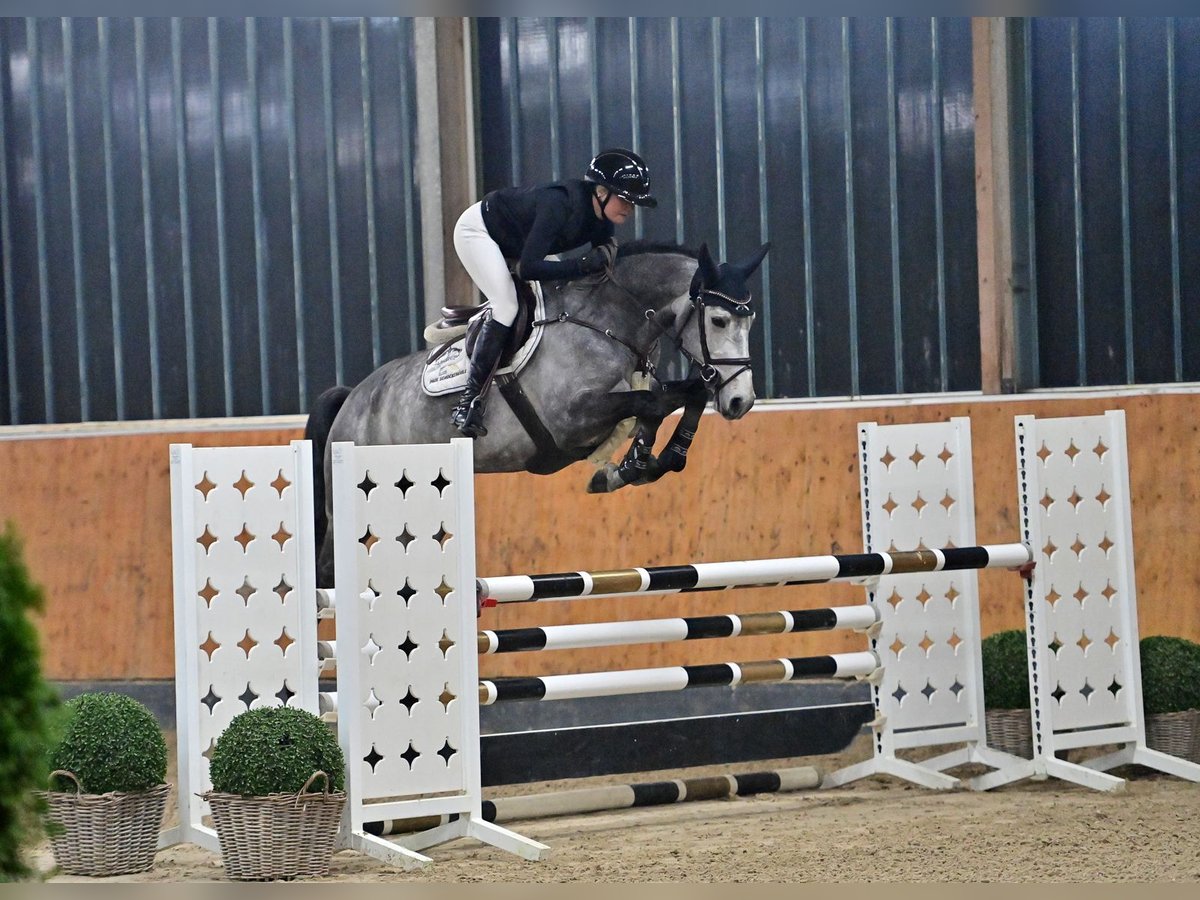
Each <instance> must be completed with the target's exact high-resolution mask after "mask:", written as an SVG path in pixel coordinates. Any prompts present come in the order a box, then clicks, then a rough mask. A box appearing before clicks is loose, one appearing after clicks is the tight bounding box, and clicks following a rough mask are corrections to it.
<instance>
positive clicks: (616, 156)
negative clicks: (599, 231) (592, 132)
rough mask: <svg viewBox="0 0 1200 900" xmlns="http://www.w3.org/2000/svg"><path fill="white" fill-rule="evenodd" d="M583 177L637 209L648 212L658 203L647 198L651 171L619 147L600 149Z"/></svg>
mask: <svg viewBox="0 0 1200 900" xmlns="http://www.w3.org/2000/svg"><path fill="white" fill-rule="evenodd" d="M583 177H584V178H586V179H587V180H588V181H590V182H592V183H594V184H602V185H604V186H605V187H606V188H608V189H609V190H610V191H611V192H612V193H614V194H616V195H617V196H618V197H620V198H622V199H623V200H628V201H629V202H630V203H633V204H636V205H637V206H646V207H649V208H650V209H653V208H654V207H656V206H658V201H657V200H656V199H654V198H653V197H652V196H650V170H649V169H648V168H646V163H645V162H643V161H642V158H641V157H640V156H638V155H637V154H636V153H634V152H633V151H632V150H622V149H621V148H619V147H616V148H613V149H611V150H601V151H600V152H599V153H597V154H596V157H595V159H593V160H592V161H591V162H590V163H588V167H587V172H586V173H584V176H583Z"/></svg>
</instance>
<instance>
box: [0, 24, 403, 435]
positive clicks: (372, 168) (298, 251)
mask: <svg viewBox="0 0 1200 900" xmlns="http://www.w3.org/2000/svg"><path fill="white" fill-rule="evenodd" d="M411 35H412V23H411V20H410V19H402V18H378V19H358V18H336V19H281V18H269V19H241V18H237V19H208V20H205V19H166V18H147V19H134V18H108V19H79V18H77V19H50V18H38V19H14V18H8V19H3V20H0V97H2V98H3V107H2V110H0V113H2V114H0V244H2V252H3V275H4V278H3V287H4V290H3V309H4V315H3V317H0V329H2V330H3V340H0V348H3V351H2V352H3V356H4V360H3V362H4V364H3V365H2V366H0V424H15V423H40V422H55V421H66V422H70V421H103V420H121V419H151V418H175V417H197V416H227V415H257V414H283V413H296V412H301V411H304V410H305V409H306V407H307V405H308V403H309V402H310V401H311V400H312V399H313V398H314V397H315V396H316V394H317V393H318V392H320V391H321V390H323V389H324V388H326V387H328V386H330V385H332V384H333V383H335V381H343V382H351V383H352V382H354V381H357V380H359V379H361V378H362V377H363V376H365V375H366V374H367V373H368V372H370V371H371V370H372V369H373V368H374V367H375V366H376V365H378V364H379V363H380V362H382V361H383V360H385V359H387V358H390V357H392V356H396V355H399V354H402V353H406V352H409V351H410V350H412V349H415V348H416V347H417V346H419V344H418V340H419V332H420V329H421V327H423V322H422V321H421V319H422V317H423V308H424V307H423V302H422V301H421V298H420V291H421V272H420V253H419V246H420V231H419V229H420V217H419V215H418V211H417V208H416V201H417V198H416V192H415V189H414V186H413V182H412V178H413V174H412V172H413V146H414V135H415V130H416V116H415V112H416V111H415V107H414V105H413V102H412V84H413V80H414V74H413V57H412V37H411Z"/></svg>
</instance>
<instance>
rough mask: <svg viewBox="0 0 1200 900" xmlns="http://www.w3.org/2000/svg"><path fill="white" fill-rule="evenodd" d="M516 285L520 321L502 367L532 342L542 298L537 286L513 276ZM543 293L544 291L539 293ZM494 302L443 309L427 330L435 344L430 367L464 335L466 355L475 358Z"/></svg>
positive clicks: (429, 337)
mask: <svg viewBox="0 0 1200 900" xmlns="http://www.w3.org/2000/svg"><path fill="white" fill-rule="evenodd" d="M513 285H514V286H515V287H516V289H517V318H516V319H515V320H513V328H512V332H511V334H510V335H509V341H508V346H506V347H505V348H504V353H503V354H502V355H501V357H500V367H501V368H503V367H504V366H506V365H508V363H510V362H511V361H512V356H513V354H514V353H515V352H516V351H517V350H518V349H519V348H520V347H521V345H522V344H524V343H525V342H526V341H527V340H529V337H530V335H531V334H532V332H533V321H534V315H535V310H536V308H537V304H538V296H537V294H536V293H535V292H534V287H533V285H531V284H530V283H528V282H526V281H522V280H521V279H519V278H517V276H516V275H514V276H513ZM538 293H540V289H539V290H538ZM490 311H491V302H490V301H488V300H485V301H484V302H483V303H480V304H479V305H478V306H443V307H442V309H441V313H442V317H441V318H440V319H439V320H438V321H436V322H434V323H433V324H432V325H428V326H426V328H425V340H426V341H427V342H428V343H430V344H435V345H437V346H435V347H434V348H433V350H432V351H430V354H429V356H428V358H427V359H426V360H425V364H426V365H429V364H431V363H433V362H435V361H436V360H437V358H438V357H439V356H441V355H442V354H443V353H444V352H445V351H446V348H447V347H449V346H450V344H451V343H453V342H454V341H455V340H457V339H458V338H460V337H462V336H463V335H464V334H465V335H466V336H467V344H466V348H465V349H466V352H467V355H468V356H470V355H471V351H472V350H474V349H475V337H476V335H477V334H478V332H479V327H480V326H481V325H482V324H483V320H484V314H485V313H490Z"/></svg>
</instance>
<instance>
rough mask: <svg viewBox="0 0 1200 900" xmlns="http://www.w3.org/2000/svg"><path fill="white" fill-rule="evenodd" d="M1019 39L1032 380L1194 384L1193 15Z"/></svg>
mask: <svg viewBox="0 0 1200 900" xmlns="http://www.w3.org/2000/svg"><path fill="white" fill-rule="evenodd" d="M1026 36H1027V38H1026V40H1027V49H1026V53H1027V57H1026V60H1027V63H1026V69H1027V74H1028V82H1027V86H1026V94H1027V96H1026V108H1025V120H1026V123H1027V129H1028V147H1027V155H1028V158H1029V160H1030V164H1029V172H1030V177H1029V179H1028V181H1027V184H1026V185H1025V193H1026V208H1027V210H1031V211H1032V212H1031V213H1030V214H1029V221H1028V224H1027V231H1028V234H1029V235H1030V249H1029V251H1028V252H1029V255H1030V256H1031V257H1032V258H1033V261H1034V277H1033V278H1032V279H1031V282H1030V283H1031V284H1032V287H1033V289H1034V292H1035V293H1034V300H1035V304H1036V311H1037V351H1036V362H1037V365H1038V369H1039V374H1037V375H1036V379H1037V383H1038V384H1040V385H1041V386H1044V387H1068V386H1075V385H1097V384H1101V385H1102V384H1125V383H1153V382H1171V381H1198V380H1200V19H1196V18H1191V19H1164V18H1156V19H1112V18H1103V19H1101V18H1095V19H1092V18H1089V19H1033V20H1030V21H1028V22H1027V23H1026Z"/></svg>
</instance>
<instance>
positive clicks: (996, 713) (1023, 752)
mask: <svg viewBox="0 0 1200 900" xmlns="http://www.w3.org/2000/svg"><path fill="white" fill-rule="evenodd" d="M980 649H981V652H982V657H983V706H984V710H985V713H984V715H985V716H986V719H987V740H988V745H989V746H991V747H995V748H996V749H997V750H1002V751H1004V752H1005V753H1011V754H1012V755H1013V756H1021V757H1024V758H1025V759H1029V758H1031V757H1032V756H1033V724H1032V722H1031V720H1030V712H1029V662H1028V655H1027V648H1026V646H1025V631H1024V630H1023V629H1021V628H1013V629H1010V630H1008V631H998V632H996V633H995V634H991V635H988V636H987V637H985V638H984V639H983V640H982V641H981V642H980Z"/></svg>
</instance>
